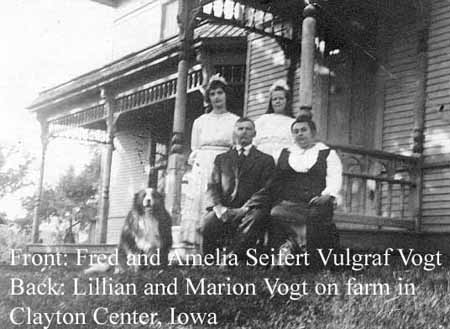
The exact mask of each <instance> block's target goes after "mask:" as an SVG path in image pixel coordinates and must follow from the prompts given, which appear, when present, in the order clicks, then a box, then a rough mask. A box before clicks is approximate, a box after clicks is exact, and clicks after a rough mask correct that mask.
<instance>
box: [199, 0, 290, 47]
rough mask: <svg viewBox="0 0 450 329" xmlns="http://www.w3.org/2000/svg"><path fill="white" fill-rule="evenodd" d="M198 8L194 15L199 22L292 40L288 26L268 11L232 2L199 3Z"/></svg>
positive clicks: (227, 0)
mask: <svg viewBox="0 0 450 329" xmlns="http://www.w3.org/2000/svg"><path fill="white" fill-rule="evenodd" d="M200 6H202V8H197V13H196V15H197V19H198V20H199V21H202V20H209V21H211V22H214V23H218V24H227V25H231V26H236V27H240V28H243V29H245V30H247V31H250V32H254V33H258V34H261V35H265V36H268V37H271V38H275V39H277V40H280V41H285V42H290V41H292V39H293V38H292V29H291V28H290V26H288V25H287V24H285V23H284V20H283V19H281V18H280V17H277V15H274V14H273V13H270V12H268V11H265V10H261V9H257V8H254V7H252V6H249V5H246V4H242V3H239V1H232V0H216V1H213V2H210V1H201V2H200Z"/></svg>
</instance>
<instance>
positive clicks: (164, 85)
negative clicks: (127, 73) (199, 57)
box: [114, 65, 203, 113]
mask: <svg viewBox="0 0 450 329" xmlns="http://www.w3.org/2000/svg"><path fill="white" fill-rule="evenodd" d="M202 75H203V74H202V68H201V65H195V66H194V67H192V68H191V69H190V70H189V73H188V81H187V91H188V92H193V91H196V90H199V89H200V87H201V86H202V83H203V76H202ZM176 90H177V73H174V74H171V75H169V76H167V77H165V78H163V79H159V80H156V81H152V82H150V83H148V84H145V85H144V86H141V87H139V88H135V89H133V90H130V91H127V92H123V93H120V94H119V95H117V96H116V97H115V102H116V106H115V110H114V112H119V113H123V112H128V111H132V110H136V109H139V108H142V107H145V106H149V105H152V104H155V103H158V102H162V101H165V100H168V99H171V98H174V97H175V95H176Z"/></svg>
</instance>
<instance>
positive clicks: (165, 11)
mask: <svg viewBox="0 0 450 329" xmlns="http://www.w3.org/2000/svg"><path fill="white" fill-rule="evenodd" d="M177 14H178V1H177V0H170V1H167V2H165V3H163V5H162V22H161V23H162V26H161V40H165V39H169V38H171V37H174V36H176V35H177V33H178V23H177Z"/></svg>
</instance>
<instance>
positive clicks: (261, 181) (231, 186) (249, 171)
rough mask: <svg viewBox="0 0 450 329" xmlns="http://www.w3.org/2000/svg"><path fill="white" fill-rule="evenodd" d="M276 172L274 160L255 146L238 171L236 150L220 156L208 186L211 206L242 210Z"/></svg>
mask: <svg viewBox="0 0 450 329" xmlns="http://www.w3.org/2000/svg"><path fill="white" fill-rule="evenodd" d="M274 169H275V163H274V161H273V158H272V157H271V156H270V155H268V154H265V153H263V152H261V151H259V150H257V149H256V147H255V146H252V147H251V149H250V151H249V154H248V155H247V156H246V158H245V161H244V162H243V164H242V167H241V168H240V169H239V168H238V152H237V150H236V149H235V148H232V149H230V150H229V151H227V152H225V153H222V154H219V155H218V156H217V157H216V159H215V160H214V169H213V172H212V175H211V180H210V182H209V183H208V193H209V196H210V199H211V200H212V202H213V204H212V205H211V207H212V206H216V205H222V206H225V207H230V208H239V207H241V206H243V205H244V204H245V202H246V201H247V200H248V199H250V197H251V196H252V195H253V193H255V192H257V191H258V190H260V189H261V188H263V187H264V185H265V184H266V182H267V181H268V179H269V178H270V176H271V175H272V173H273V171H274Z"/></svg>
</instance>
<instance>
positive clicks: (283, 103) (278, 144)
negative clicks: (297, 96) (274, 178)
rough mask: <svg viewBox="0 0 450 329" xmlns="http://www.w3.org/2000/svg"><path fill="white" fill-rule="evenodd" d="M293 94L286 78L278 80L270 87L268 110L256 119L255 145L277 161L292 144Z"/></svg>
mask: <svg viewBox="0 0 450 329" xmlns="http://www.w3.org/2000/svg"><path fill="white" fill-rule="evenodd" d="M292 122H294V118H293V117H292V109H291V94H290V92H289V87H288V85H287V84H286V82H285V81H284V80H278V81H276V82H275V83H274V84H273V85H272V87H270V89H269V107H268V109H267V112H266V113H265V114H263V115H262V116H260V117H259V118H258V119H256V121H255V126H256V137H255V139H254V140H253V143H254V144H255V146H256V147H257V148H258V149H259V150H260V151H262V152H264V153H267V154H269V155H271V156H272V157H273V158H274V159H275V161H277V159H278V156H279V154H280V152H281V150H282V149H283V148H285V147H289V146H290V145H292V136H291V124H292Z"/></svg>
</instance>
